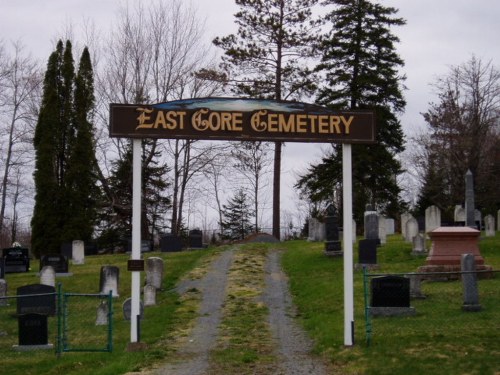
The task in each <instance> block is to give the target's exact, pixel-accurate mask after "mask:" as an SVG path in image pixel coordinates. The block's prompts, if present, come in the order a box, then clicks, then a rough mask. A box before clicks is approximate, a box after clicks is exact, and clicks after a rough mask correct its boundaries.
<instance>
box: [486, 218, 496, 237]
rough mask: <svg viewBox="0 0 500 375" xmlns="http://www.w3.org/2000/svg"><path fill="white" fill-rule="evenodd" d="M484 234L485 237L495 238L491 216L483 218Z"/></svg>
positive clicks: (493, 221) (493, 220)
mask: <svg viewBox="0 0 500 375" xmlns="http://www.w3.org/2000/svg"><path fill="white" fill-rule="evenodd" d="M484 232H485V233H484V235H485V236H486V237H495V218H494V217H493V215H486V216H485V217H484Z"/></svg>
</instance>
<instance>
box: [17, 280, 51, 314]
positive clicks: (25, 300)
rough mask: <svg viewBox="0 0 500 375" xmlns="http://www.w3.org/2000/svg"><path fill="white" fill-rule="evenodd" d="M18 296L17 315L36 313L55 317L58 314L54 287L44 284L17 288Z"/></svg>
mask: <svg viewBox="0 0 500 375" xmlns="http://www.w3.org/2000/svg"><path fill="white" fill-rule="evenodd" d="M33 294H34V296H33ZM37 294H40V296H38V295H37ZM17 296H18V298H17V315H23V314H31V313H35V314H42V315H50V316H54V315H55V314H56V288H54V287H53V286H49V285H42V284H31V285H25V286H21V287H19V288H17ZM23 296H26V297H23Z"/></svg>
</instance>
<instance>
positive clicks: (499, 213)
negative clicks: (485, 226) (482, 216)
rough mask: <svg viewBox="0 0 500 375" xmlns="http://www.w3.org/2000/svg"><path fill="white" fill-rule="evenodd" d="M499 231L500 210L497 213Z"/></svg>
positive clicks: (499, 228)
mask: <svg viewBox="0 0 500 375" xmlns="http://www.w3.org/2000/svg"><path fill="white" fill-rule="evenodd" d="M497 231H499V232H500V210H498V211H497Z"/></svg>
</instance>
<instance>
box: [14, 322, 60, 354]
mask: <svg viewBox="0 0 500 375" xmlns="http://www.w3.org/2000/svg"><path fill="white" fill-rule="evenodd" d="M18 324H19V346H18V347H16V346H14V349H16V350H34V349H37V350H38V349H52V348H53V345H52V344H49V343H48V341H49V335H48V326H47V315H43V314H35V313H32V314H23V315H19V317H18Z"/></svg>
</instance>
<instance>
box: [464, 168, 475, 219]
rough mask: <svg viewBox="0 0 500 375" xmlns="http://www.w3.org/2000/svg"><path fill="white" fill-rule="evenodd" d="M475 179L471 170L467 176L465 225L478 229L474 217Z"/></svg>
mask: <svg viewBox="0 0 500 375" xmlns="http://www.w3.org/2000/svg"><path fill="white" fill-rule="evenodd" d="M473 180H474V178H473V176H472V172H471V171H470V169H469V170H468V171H467V173H466V174H465V225H466V226H468V227H471V228H477V227H476V223H475V215H474V210H475V209H474V181H473Z"/></svg>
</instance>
